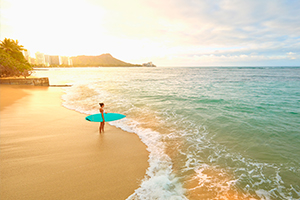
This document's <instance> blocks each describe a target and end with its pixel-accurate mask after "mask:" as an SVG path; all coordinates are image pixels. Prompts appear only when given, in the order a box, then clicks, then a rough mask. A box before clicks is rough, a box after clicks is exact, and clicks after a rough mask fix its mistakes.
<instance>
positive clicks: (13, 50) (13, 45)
mask: <svg viewBox="0 0 300 200" xmlns="http://www.w3.org/2000/svg"><path fill="white" fill-rule="evenodd" d="M0 49H3V50H4V51H5V52H6V53H8V54H10V55H11V56H12V57H14V58H15V59H17V60H24V56H23V53H22V51H27V49H25V48H24V46H23V45H19V41H18V40H13V39H9V38H5V39H4V40H3V41H1V43H0Z"/></svg>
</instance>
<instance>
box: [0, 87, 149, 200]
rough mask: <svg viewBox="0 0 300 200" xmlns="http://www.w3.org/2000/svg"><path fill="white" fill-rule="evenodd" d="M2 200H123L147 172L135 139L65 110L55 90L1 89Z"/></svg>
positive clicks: (145, 156) (59, 92) (143, 154)
mask: <svg viewBox="0 0 300 200" xmlns="http://www.w3.org/2000/svg"><path fill="white" fill-rule="evenodd" d="M0 90H1V116H0V117H1V118H0V119H1V121H0V131H1V135H0V139H1V140H0V143H1V146H0V148H1V154H0V157H1V164H0V166H1V168H0V170H1V173H0V174H1V182H0V186H1V190H0V196H1V199H5V200H6V199H126V198H127V197H129V196H130V195H131V194H133V193H134V190H135V189H137V188H138V187H139V185H140V183H141V181H142V179H143V178H144V176H145V173H146V169H147V168H148V165H149V164H148V155H149V153H148V152H147V151H146V146H145V145H144V144H143V143H142V142H141V141H140V139H139V138H138V136H137V135H135V134H133V133H128V132H125V131H123V130H121V129H118V128H116V127H113V126H110V125H109V124H106V127H105V131H106V132H105V133H104V134H102V135H100V134H99V133H98V126H99V124H98V123H91V122H88V121H86V120H84V118H85V116H86V115H84V114H80V113H78V112H75V111H72V110H68V109H66V108H64V107H63V106H62V105H61V103H62V100H61V99H60V97H61V95H62V94H63V92H62V90H61V89H60V88H55V87H40V86H12V85H1V86H0Z"/></svg>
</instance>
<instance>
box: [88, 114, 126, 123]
mask: <svg viewBox="0 0 300 200" xmlns="http://www.w3.org/2000/svg"><path fill="white" fill-rule="evenodd" d="M124 117H126V116H125V115H122V114H119V113H104V119H105V122H112V121H116V120H119V119H123V118H124ZM85 119H86V120H88V121H91V122H103V119H102V114H101V113H98V114H94V115H89V116H87V117H86V118H85Z"/></svg>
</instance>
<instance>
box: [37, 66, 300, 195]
mask: <svg viewBox="0 0 300 200" xmlns="http://www.w3.org/2000/svg"><path fill="white" fill-rule="evenodd" d="M34 75H35V76H39V77H43V76H46V77H49V79H50V84H53V85H56V84H71V85H72V87H67V88H64V89H63V90H64V95H63V96H62V99H63V106H65V107H66V108H68V109H72V110H76V111H78V112H81V113H85V114H94V113H98V112H99V111H98V109H99V104H98V103H99V102H104V103H105V110H106V111H107V112H117V113H122V114H125V115H126V116H127V117H126V118H124V119H122V120H119V121H115V122H110V124H111V125H113V126H116V127H120V128H121V129H123V130H125V131H129V132H133V133H135V134H137V135H138V136H139V138H140V139H141V141H142V142H143V143H145V144H146V146H147V150H148V151H149V160H148V162H149V168H148V169H147V173H146V175H145V178H144V180H143V181H142V183H141V185H140V187H139V188H138V189H137V190H136V191H135V192H134V193H133V194H132V195H131V196H129V197H128V199H192V200H193V199H230V200H232V199H266V200H268V199H300V68H299V67H173V68H172V67H166V68H164V67H157V68H117V67H113V68H108V67H106V68H105V67H94V68H50V69H44V70H36V72H35V74H34ZM83 120H84V118H83ZM132 181H136V180H132Z"/></svg>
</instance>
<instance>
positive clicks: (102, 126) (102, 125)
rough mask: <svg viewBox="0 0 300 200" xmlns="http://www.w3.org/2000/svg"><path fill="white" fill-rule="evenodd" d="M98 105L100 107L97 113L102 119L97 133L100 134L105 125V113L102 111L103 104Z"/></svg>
mask: <svg viewBox="0 0 300 200" xmlns="http://www.w3.org/2000/svg"><path fill="white" fill-rule="evenodd" d="M99 105H100V109H99V111H100V113H101V115H102V119H103V122H100V127H99V132H100V134H101V132H102V131H103V133H104V125H105V119H104V113H105V111H104V109H103V108H104V103H99Z"/></svg>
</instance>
